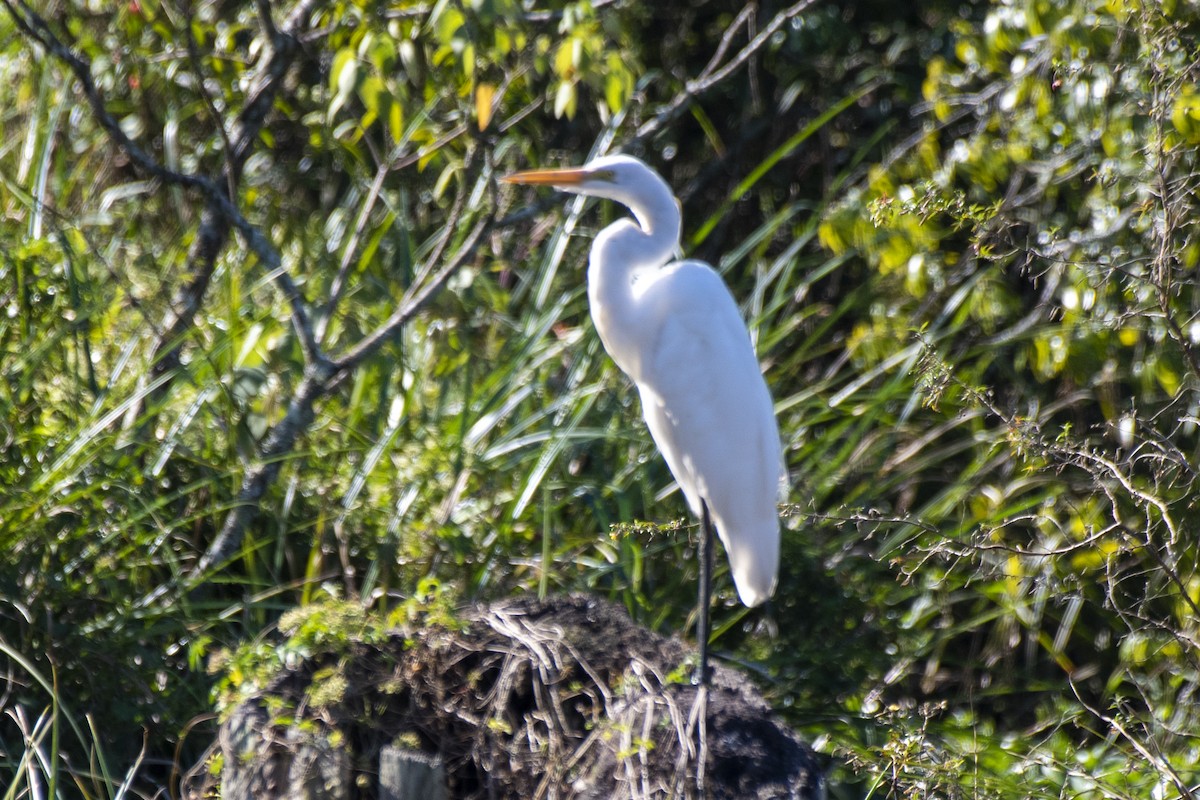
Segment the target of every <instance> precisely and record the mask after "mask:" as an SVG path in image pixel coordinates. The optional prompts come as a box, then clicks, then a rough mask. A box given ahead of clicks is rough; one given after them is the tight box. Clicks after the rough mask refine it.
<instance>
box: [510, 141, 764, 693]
mask: <svg viewBox="0 0 1200 800" xmlns="http://www.w3.org/2000/svg"><path fill="white" fill-rule="evenodd" d="M504 180H505V181H507V182H509V183H521V184H535V185H548V186H553V187H555V188H557V189H559V190H562V191H566V192H573V193H575V194H583V195H591V196H594V197H602V198H606V199H609V200H613V201H616V202H618V203H620V204H622V205H624V206H625V207H626V208H628V209H629V210H630V211H631V212H632V213H633V219H629V218H625V219H621V220H619V221H617V222H615V223H613V224H612V225H609V226H608V227H607V228H605V229H604V230H602V231H600V233H599V234H598V235H597V236H596V239H595V241H594V243H593V244H592V250H591V257H590V259H589V267H588V302H589V305H590V309H591V315H592V320H593V321H594V323H595V325H596V331H597V332H598V333H599V334H600V340H601V342H603V344H604V349H605V350H607V351H608V354H609V355H610V356H611V357H612V359H613V361H614V362H616V364H617V366H618V367H620V368H621V370H622V371H624V372H625V374H626V375H628V376H629V377H630V378H631V379H632V380H633V383H634V385H636V386H637V388H638V392H639V394H640V395H641V401H642V412H643V414H644V415H645V418H646V425H647V426H648V427H649V428H650V433H651V435H652V436H653V437H654V441H655V443H656V444H657V445H658V449H659V450H660V451H661V452H662V454H663V457H664V458H665V459H666V461H667V466H668V467H670V469H671V474H672V475H674V476H675V480H676V481H678V483H679V486H680V488H681V489H682V490H683V494H684V497H685V498H686V499H687V502H688V506H689V507H690V508H691V510H692V512H693V513H694V514H696V516H697V517H699V518H700V519H701V520H702V522H703V524H704V526H705V528H706V531H705V534H706V536H711V532H710V531H709V530H707V528H708V523H709V519H708V518H709V516H710V515H711V521H712V523H714V524H715V526H716V529H717V533H718V534H719V535H720V537H721V541H722V542H723V543H724V545H725V550H726V552H727V553H728V556H729V564H730V569H731V572H732V573H733V581H734V584H735V585H736V586H737V591H738V596H739V597H740V598H741V600H742V602H743V603H745V604H746V605H747V606H756V605H759V604H760V603H762V602H764V601H765V600H766V599H767V598H769V597H770V596H771V594H772V593H773V592H774V591H775V582H776V576H777V573H778V569H779V514H778V508H777V505H776V503H777V500H778V496H779V488H780V482H781V480H782V477H783V458H782V454H781V450H780V440H779V429H778V426H777V424H776V421H775V411H774V406H773V404H772V402H771V396H770V393H769V392H768V391H767V385H766V382H765V381H764V380H763V377H762V372H761V371H760V369H759V365H758V359H757V358H756V357H755V354H754V347H753V344H752V343H751V340H750V334H749V332H748V331H747V330H746V325H745V323H744V322H743V321H742V317H741V314H740V313H739V311H738V307H737V303H736V302H735V301H734V299H733V295H731V294H730V292H729V289H728V288H727V287H726V286H725V283H724V281H722V280H721V277H720V275H718V274H717V272H716V271H715V270H713V268H712V267H710V266H709V265H708V264H705V263H703V262H701V261H692V260H684V261H672V260H671V259H672V258H673V256H674V255H675V254H676V252H677V251H678V250H679V236H680V230H681V225H682V218H681V210H680V205H679V201H678V200H677V199H676V198H675V196H674V194H673V193H672V192H671V188H670V187H669V186H668V185H667V183H666V182H665V181H664V180H663V179H662V178H661V177H660V176H659V175H658V173H656V172H655V171H654V170H652V169H650V167H648V166H646V164H644V163H643V162H641V161H639V160H638V159H636V158H633V157H631V156H624V155H617V156H606V157H603V158H599V159H596V160H594V161H591V162H590V163H588V164H587V165H585V166H583V167H579V168H576V169H557V170H534V171H530V172H519V173H516V174H515V175H509V176H508V177H506V178H504ZM703 550H704V548H702V551H703ZM708 557H710V556H709V554H708V553H703V552H702V561H701V573H702V580H701V597H702V599H701V609H700V620H701V624H700V628H701V632H700V635H699V638H700V646H701V654H702V656H701V662H702V663H701V677H702V679H703V677H704V669H705V667H704V663H703V662H704V654H705V650H706V646H707V634H708V632H707V617H708V605H707V604H708V598H707V588H706V587H705V586H704V583H705V578H706V577H707V576H705V575H704V572H705V569H704V568H705V567H706V566H707V564H706V563H705V560H706V558H708Z"/></svg>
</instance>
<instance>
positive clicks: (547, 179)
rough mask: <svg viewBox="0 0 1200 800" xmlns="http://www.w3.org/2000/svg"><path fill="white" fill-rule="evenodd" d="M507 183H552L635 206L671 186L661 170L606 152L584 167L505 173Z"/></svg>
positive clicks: (666, 192)
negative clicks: (606, 154) (605, 154)
mask: <svg viewBox="0 0 1200 800" xmlns="http://www.w3.org/2000/svg"><path fill="white" fill-rule="evenodd" d="M500 180H502V181H504V182H505V183H521V184H526V185H531V186H553V187H554V188H555V189H558V190H559V191H562V192H571V193H572V194H584V195H588V196H589V197H603V198H606V199H608V200H615V201H617V202H618V203H622V204H624V205H627V206H633V205H635V204H637V203H638V202H639V201H644V200H645V199H647V198H648V197H651V196H656V195H662V194H664V193H665V194H666V195H667V196H671V189H670V187H669V186H667V183H666V181H664V180H663V179H662V178H661V177H659V174H658V173H657V172H655V171H654V170H652V169H650V167H648V166H646V164H645V162H643V161H641V160H640V159H637V158H634V157H633V156H625V155H616V156H603V157H601V158H597V159H595V160H594V161H589V162H588V163H587V164H585V165H584V166H582V167H572V168H567V169H535V170H529V171H528V172H517V173H514V174H512V175H506V176H504V177H503V178H501V179H500Z"/></svg>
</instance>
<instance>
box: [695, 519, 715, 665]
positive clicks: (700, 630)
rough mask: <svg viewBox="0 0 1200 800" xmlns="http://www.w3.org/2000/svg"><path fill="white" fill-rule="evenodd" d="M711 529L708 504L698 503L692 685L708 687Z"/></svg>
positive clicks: (711, 565)
mask: <svg viewBox="0 0 1200 800" xmlns="http://www.w3.org/2000/svg"><path fill="white" fill-rule="evenodd" d="M712 551H713V527H712V517H710V516H709V513H708V503H706V502H705V501H704V500H701V501H700V554H699V555H700V597H699V599H698V601H697V602H698V604H699V608H698V609H697V613H696V643H697V645H699V647H700V666H699V667H698V668H697V670H696V675H695V678H694V679H693V683H695V684H698V685H700V686H708V676H709V673H708V637H709V636H710V635H711V633H712V620H711V619H710V618H709V616H708V610H709V606H710V605H711V604H712V571H713V553H712Z"/></svg>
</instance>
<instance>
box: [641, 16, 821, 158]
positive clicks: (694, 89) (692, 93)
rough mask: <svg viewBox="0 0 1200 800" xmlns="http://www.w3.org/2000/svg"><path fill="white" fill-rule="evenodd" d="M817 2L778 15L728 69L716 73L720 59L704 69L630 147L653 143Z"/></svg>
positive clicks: (642, 129)
mask: <svg viewBox="0 0 1200 800" xmlns="http://www.w3.org/2000/svg"><path fill="white" fill-rule="evenodd" d="M815 2H816V0H799V2H798V3H795V4H793V5H791V6H789V7H788V8H785V9H784V10H783V11H780V12H779V13H778V14H776V15H775V16H774V17H772V18H771V21H770V22H768V23H767V26H766V27H765V28H763V29H762V31H761V32H759V34H758V35H757V36H755V37H754V38H753V39H751V40H750V42H749V43H748V44H747V45H746V46H745V47H743V48H742V49H741V50H740V51H738V54H737V55H736V56H734V57H733V58H732V59H730V60H729V61H728V62H727V63H726V64H725V66H723V67H721V68H719V69H716V68H715V66H716V65H715V61H716V59H713V61H712V62H709V65H708V66H707V67H705V68H704V71H703V72H701V73H700V75H699V76H697V77H696V78H695V79H693V80H690V81H688V82H687V83H686V84H684V87H683V88H682V89H681V90H679V92H678V93H677V94H676V95H675V97H674V98H672V99H671V101H670V102H669V103H667V105H666V106H664V107H663V109H662V110H661V111H659V112H658V113H657V114H655V115H654V119H652V120H650V121H649V122H647V123H646V124H644V125H642V127H640V128H638V131H637V134H636V135H635V136H634V137H633V139H632V140H631V141H630V144H634V143H640V142H644V141H645V140H646V139H649V138H650V137H651V136H653V135H654V134H655V133H657V132H658V131H659V130H661V129H662V128H663V127H664V126H665V125H667V124H668V123H670V122H674V121H675V119H676V118H677V117H679V115H680V114H682V113H683V112H684V110H685V109H686V108H687V107H688V106H689V105H690V104H691V102H692V101H693V100H695V99H696V98H697V97H698V96H700V95H701V94H703V93H704V92H706V91H708V90H709V89H711V88H712V87H714V86H716V85H717V84H718V83H721V82H722V81H724V80H725V79H726V78H728V77H729V76H730V75H732V74H733V73H734V72H736V71H737V70H738V69H739V68H740V67H741V66H742V65H743V64H745V63H746V62H747V61H749V60H750V58H751V57H753V56H754V55H755V54H756V53H758V51H759V50H761V49H763V47H765V46H766V45H767V43H768V42H770V41H771V37H772V36H774V35H775V33H776V31H778V30H779V29H780V28H782V27H783V26H784V25H786V24H787V22H788V21H789V20H791V19H792V18H793V17H795V16H797V15H798V14H799V13H800V12H801V11H804V10H806V9H807V8H808V7H809V6H811V5H813V3H815ZM740 20H741V15H739V16H738V18H737V19H735V20H734V24H733V25H730V27H731V28H733V27H735V26H736V25H737V24H738V23H739V21H740Z"/></svg>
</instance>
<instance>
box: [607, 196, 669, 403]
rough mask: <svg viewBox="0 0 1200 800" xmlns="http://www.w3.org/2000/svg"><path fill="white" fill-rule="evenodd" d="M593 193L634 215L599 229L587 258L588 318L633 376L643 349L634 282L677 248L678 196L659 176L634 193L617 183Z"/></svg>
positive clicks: (639, 371) (637, 371)
mask: <svg viewBox="0 0 1200 800" xmlns="http://www.w3.org/2000/svg"><path fill="white" fill-rule="evenodd" d="M655 177H656V178H657V177H658V176H657V175H656V176H655ZM597 194H602V195H603V196H605V197H607V198H608V199H610V200H614V201H616V202H618V203H620V204H622V205H623V206H625V207H626V208H628V209H629V210H630V211H631V212H633V216H634V219H636V220H637V222H636V223H635V222H634V221H633V220H630V219H623V220H619V221H617V222H616V223H614V224H613V225H610V226H608V227H607V228H605V229H604V230H602V231H600V233H599V234H597V235H596V240H595V241H594V242H593V243H592V249H591V254H590V257H589V259H588V303H589V306H590V308H591V313H592V320H593V321H594V322H595V323H596V330H597V331H598V332H599V333H600V338H601V341H602V342H603V343H604V349H605V350H607V351H608V352H609V354H611V355H612V356H613V360H614V361H616V363H617V366H618V367H620V368H621V369H622V370H623V371H624V372H626V373H627V374H628V375H629V376H630V377H632V378H633V379H634V380H635V381H636V380H637V379H638V378H639V377H640V376H641V374H642V369H641V363H640V358H639V355H638V354H640V353H641V352H643V351H644V349H645V347H644V338H645V333H644V332H643V331H642V328H643V327H644V325H645V314H644V313H643V312H641V311H639V309H638V307H637V302H636V300H637V296H638V286H637V282H638V278H639V276H640V275H641V274H642V273H645V272H650V271H653V270H656V269H658V268H659V267H661V266H663V265H664V264H666V263H667V261H669V260H670V259H671V258H672V257H673V256H674V255H675V254H676V252H677V251H678V250H679V235H680V228H681V214H680V208H679V201H678V200H676V199H675V196H674V195H673V194H672V193H671V188H670V187H669V186H667V184H666V182H665V181H663V180H661V179H659V180H657V181H653V182H647V183H646V184H644V185H642V186H641V187H640V191H639V193H638V194H637V196H636V197H635V196H633V195H632V194H629V193H627V192H624V191H622V190H621V187H618V186H612V187H607V186H606V187H604V189H603V190H602V191H600V192H597ZM639 340H641V341H642V342H643V346H639ZM631 362H632V363H631Z"/></svg>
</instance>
